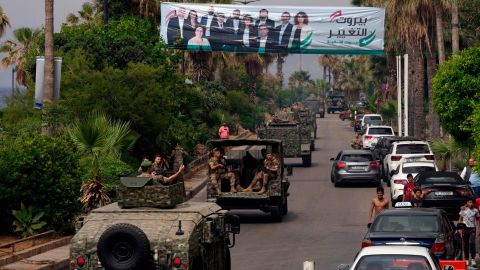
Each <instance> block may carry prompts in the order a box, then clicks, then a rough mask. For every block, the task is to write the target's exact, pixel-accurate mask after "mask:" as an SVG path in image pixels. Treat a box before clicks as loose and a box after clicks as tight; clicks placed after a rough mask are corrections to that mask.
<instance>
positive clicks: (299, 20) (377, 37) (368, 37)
mask: <svg viewBox="0 0 480 270" xmlns="http://www.w3.org/2000/svg"><path fill="white" fill-rule="evenodd" d="M307 10H308V12H306V11H307ZM161 14H162V15H161V16H162V17H161V27H160V36H161V38H162V39H163V40H164V41H165V42H166V43H167V44H168V47H170V48H175V49H185V50H189V51H229V52H258V53H335V54H339V53H340V54H341V53H345V54H354V53H360V54H382V53H383V37H384V20H385V11H384V10H383V9H381V8H367V7H345V8H340V9H339V8H338V7H290V6H270V7H258V6H236V5H208V4H184V3H162V6H161Z"/></svg>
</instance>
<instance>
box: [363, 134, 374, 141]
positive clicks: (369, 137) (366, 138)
mask: <svg viewBox="0 0 480 270" xmlns="http://www.w3.org/2000/svg"><path fill="white" fill-rule="evenodd" d="M370 139H373V136H372V135H365V140H370Z"/></svg>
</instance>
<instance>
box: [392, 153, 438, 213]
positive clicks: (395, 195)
mask: <svg viewBox="0 0 480 270" xmlns="http://www.w3.org/2000/svg"><path fill="white" fill-rule="evenodd" d="M435 171H438V168H437V166H436V164H435V162H427V161H413V162H411V161H404V162H402V163H400V165H398V167H397V169H396V170H394V171H393V172H394V174H392V175H391V178H390V186H391V188H390V195H391V198H392V200H391V201H392V206H395V203H396V202H401V201H402V200H403V186H404V185H405V184H406V183H407V175H408V174H412V176H413V177H415V176H417V174H419V173H421V172H435Z"/></svg>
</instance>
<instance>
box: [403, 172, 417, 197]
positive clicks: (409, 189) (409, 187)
mask: <svg viewBox="0 0 480 270" xmlns="http://www.w3.org/2000/svg"><path fill="white" fill-rule="evenodd" d="M414 189H415V183H413V175H412V174H411V173H409V174H407V183H406V184H405V185H403V201H404V202H410V201H411V200H412V198H413V194H414V192H413V190H414Z"/></svg>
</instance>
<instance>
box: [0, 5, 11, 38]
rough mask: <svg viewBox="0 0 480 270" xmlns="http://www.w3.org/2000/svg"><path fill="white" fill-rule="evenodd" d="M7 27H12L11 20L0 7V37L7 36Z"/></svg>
mask: <svg viewBox="0 0 480 270" xmlns="http://www.w3.org/2000/svg"><path fill="white" fill-rule="evenodd" d="M7 27H11V26H10V18H8V16H7V14H5V12H4V11H3V8H2V7H1V6H0V37H2V36H3V34H5V30H6V29H7Z"/></svg>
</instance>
